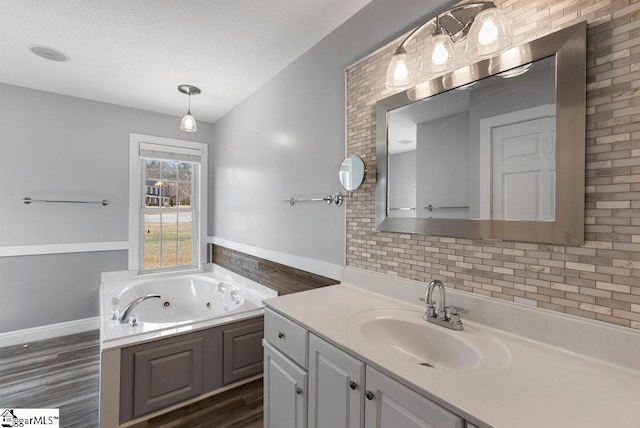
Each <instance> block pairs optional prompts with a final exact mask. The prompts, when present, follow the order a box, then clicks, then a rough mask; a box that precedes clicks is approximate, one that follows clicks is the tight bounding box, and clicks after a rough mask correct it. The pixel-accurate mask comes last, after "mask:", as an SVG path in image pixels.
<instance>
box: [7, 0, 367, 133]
mask: <svg viewBox="0 0 640 428" xmlns="http://www.w3.org/2000/svg"><path fill="white" fill-rule="evenodd" d="M369 1H370V0H303V1H301V0H184V1H183V0H57V1H51V0H0V81H1V82H3V83H9V84H12V85H18V86H25V87H29V88H35V89H41V90H44V91H50V92H56V93H60V94H65V95H71V96H76V97H82V98H88V99H92V100H97V101H103V102H107V103H113V104H119V105H124V106H128V107H134V108H140V109H144V110H150V111H156V112H160V113H166V114H171V115H174V116H181V115H183V114H184V113H185V111H186V105H187V98H186V96H185V95H182V94H180V93H179V92H178V91H177V86H178V85H179V84H183V83H186V84H191V85H195V86H198V87H200V89H202V94H201V95H198V96H194V97H192V99H191V105H192V108H191V110H192V111H193V114H194V116H195V117H196V119H199V120H205V121H208V122H214V121H215V120H217V119H218V118H220V117H221V116H222V115H224V114H225V113H226V112H227V111H229V110H230V109H231V108H233V107H234V106H235V105H237V104H238V103H239V102H240V101H242V100H243V99H244V98H246V97H247V96H248V95H249V94H251V93H252V92H253V91H255V90H256V89H258V88H259V87H260V86H261V85H262V84H264V83H265V82H267V81H268V80H269V79H270V78H271V77H273V76H274V75H275V74H277V73H278V72H279V71H280V70H282V69H283V68H284V67H285V66H286V65H287V64H289V63H291V62H292V61H293V60H295V59H296V58H297V57H299V56H300V55H302V54H303V53H304V52H305V51H307V50H308V49H309V48H311V47H312V46H313V45H314V44H316V43H317V42H319V41H320V40H321V39H322V38H323V37H324V36H326V35H327V34H329V33H330V32H331V31H333V30H334V29H335V28H337V27H338V26H339V25H340V24H342V23H343V22H344V21H346V20H347V19H349V18H350V17H351V16H352V15H353V14H355V13H356V12H357V11H358V10H360V9H361V8H362V7H363V6H364V5H366V4H367V3H369ZM30 45H44V46H49V47H52V48H55V49H57V50H60V51H62V52H64V53H65V54H67V55H68V56H69V57H70V61H68V62H62V63H60V62H53V61H47V60H44V59H42V58H39V57H37V56H35V55H33V54H32V53H31V52H30V51H29V50H28V46H30Z"/></svg>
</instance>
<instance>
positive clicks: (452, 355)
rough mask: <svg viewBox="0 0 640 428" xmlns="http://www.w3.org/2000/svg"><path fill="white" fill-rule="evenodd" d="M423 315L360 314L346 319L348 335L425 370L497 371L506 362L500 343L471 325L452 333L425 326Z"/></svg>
mask: <svg viewBox="0 0 640 428" xmlns="http://www.w3.org/2000/svg"><path fill="white" fill-rule="evenodd" d="M422 316H423V313H422V312H418V311H412V310H406V309H373V310H368V311H364V312H360V313H359V314H356V315H354V316H353V317H352V318H351V319H350V320H349V323H350V328H349V330H350V334H349V335H350V338H352V339H353V340H356V341H358V342H361V343H364V344H366V345H368V346H369V347H371V349H374V350H375V351H376V352H382V353H384V354H385V355H387V356H389V357H392V358H393V359H395V360H399V361H401V362H403V363H406V364H411V365H415V366H416V367H420V368H424V369H425V370H434V369H435V370H468V369H473V368H479V367H483V368H487V367H490V368H497V367H502V366H504V365H506V364H507V363H508V362H509V353H508V351H507V350H506V348H505V347H504V346H503V345H502V344H501V343H500V341H498V340H497V339H496V338H495V337H493V336H492V335H490V334H489V333H487V332H484V331H481V330H479V329H477V328H475V327H474V326H471V325H469V324H471V323H469V322H467V323H465V326H464V330H462V331H455V330H449V329H447V328H444V327H441V326H438V325H435V324H431V323H428V322H426V321H424V320H423V319H422ZM463 323H464V320H463Z"/></svg>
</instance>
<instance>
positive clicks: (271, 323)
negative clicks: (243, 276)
mask: <svg viewBox="0 0 640 428" xmlns="http://www.w3.org/2000/svg"><path fill="white" fill-rule="evenodd" d="M308 337H309V336H308V333H307V330H305V329H304V328H302V327H300V326H299V325H298V324H296V323H294V322H293V321H290V320H288V319H287V318H285V317H283V316H282V315H280V314H277V313H275V312H274V311H272V310H270V309H268V308H265V311H264V338H265V340H267V342H269V343H270V344H272V345H273V346H275V347H276V348H278V349H279V350H280V351H282V352H283V353H284V354H286V355H287V356H288V357H289V358H291V359H292V360H293V361H295V362H296V363H298V364H299V365H300V366H301V367H304V368H305V369H306V368H307V349H308V340H309V339H308Z"/></svg>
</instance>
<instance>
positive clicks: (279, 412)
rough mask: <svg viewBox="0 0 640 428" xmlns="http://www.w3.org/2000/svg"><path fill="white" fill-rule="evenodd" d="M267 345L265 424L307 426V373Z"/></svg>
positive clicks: (269, 427)
mask: <svg viewBox="0 0 640 428" xmlns="http://www.w3.org/2000/svg"><path fill="white" fill-rule="evenodd" d="M263 345H264V427H265V428H304V427H306V426H307V372H306V370H303V369H301V368H300V367H299V366H298V365H297V364H296V363H294V362H293V361H291V360H289V359H288V358H287V357H285V356H284V355H283V354H281V353H280V352H278V351H277V350H276V349H275V348H274V347H272V346H271V345H269V343H268V342H263Z"/></svg>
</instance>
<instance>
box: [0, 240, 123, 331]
mask: <svg viewBox="0 0 640 428" xmlns="http://www.w3.org/2000/svg"><path fill="white" fill-rule="evenodd" d="M126 268H127V252H126V251H105V252H93V253H72V254H50V255H42V256H24V257H3V258H0V272H2V277H1V278H0V289H1V291H2V298H0V333H6V332H9V331H15V330H22V329H25V328H31V327H38V326H42V325H48V324H56V323H61V322H66V321H73V320H79V319H84V318H90V317H95V316H97V315H98V311H99V309H98V302H99V295H98V287H99V285H100V273H101V272H105V271H114V270H123V269H126Z"/></svg>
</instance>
